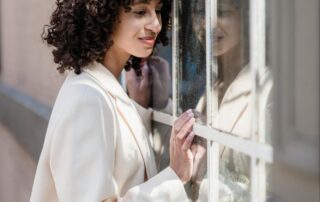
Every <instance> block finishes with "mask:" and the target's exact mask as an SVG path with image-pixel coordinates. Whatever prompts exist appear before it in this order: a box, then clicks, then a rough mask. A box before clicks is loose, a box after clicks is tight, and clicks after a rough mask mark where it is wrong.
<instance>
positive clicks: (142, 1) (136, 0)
mask: <svg viewBox="0 0 320 202" xmlns="http://www.w3.org/2000/svg"><path fill="white" fill-rule="evenodd" d="M151 1H152V0H134V1H133V3H132V5H136V4H150V2H151ZM162 4H163V2H162V1H159V2H158V3H157V6H160V5H162Z"/></svg>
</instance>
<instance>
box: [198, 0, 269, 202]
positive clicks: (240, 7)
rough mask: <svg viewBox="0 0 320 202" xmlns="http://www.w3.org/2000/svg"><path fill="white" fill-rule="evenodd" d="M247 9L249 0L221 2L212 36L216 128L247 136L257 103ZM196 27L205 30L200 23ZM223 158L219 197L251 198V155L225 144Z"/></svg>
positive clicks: (263, 106)
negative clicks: (255, 103)
mask: <svg viewBox="0 0 320 202" xmlns="http://www.w3.org/2000/svg"><path fill="white" fill-rule="evenodd" d="M248 12H249V1H247V0H242V1H239V0H220V1H218V20H217V24H216V27H215V30H214V34H215V35H214V39H213V41H214V50H213V51H214V56H215V58H216V59H217V62H218V77H217V82H216V83H215V87H214V88H215V90H216V91H217V93H218V103H219V109H218V112H217V113H218V114H216V117H217V119H216V120H214V123H213V127H214V128H217V129H219V130H222V131H226V132H229V133H232V134H235V135H237V136H241V137H244V138H250V135H251V127H252V125H251V124H252V120H251V118H252V117H251V113H252V112H251V111H252V110H253V106H254V103H252V91H251V75H250V64H249V63H250V61H249V52H250V50H249V40H248V38H249V32H248V28H249V26H248V22H249V19H248V16H247V14H248ZM195 23H196V24H199V23H197V22H195ZM195 28H197V29H199V30H201V29H204V27H201V26H196V27H195ZM199 30H195V31H196V32H199ZM199 33H203V31H200V32H199ZM198 36H199V35H198ZM199 41H203V36H201V35H200V36H199ZM259 71H260V72H259V82H260V83H259V84H260V86H259V90H260V92H259V94H258V96H259V114H260V115H262V116H267V117H268V115H269V114H270V111H269V110H270V107H269V106H270V103H269V95H270V90H271V86H272V79H271V75H270V72H269V71H268V69H267V68H262V69H260V70H259ZM204 97H205V96H204ZM204 97H203V98H202V99H200V102H199V103H198V105H197V110H199V111H201V112H205V110H206V109H205V102H204V100H205V99H204ZM201 101H202V102H201ZM259 118H260V119H259V121H260V122H259V125H260V127H263V126H266V122H267V124H268V120H267V119H266V117H259ZM266 127H267V128H268V126H266ZM220 157H221V161H220V200H221V201H247V200H249V199H250V198H249V197H250V195H249V191H250V158H249V157H248V156H246V155H244V154H240V153H237V152H235V151H234V150H231V149H228V148H226V147H222V149H221V151H220ZM205 184H206V180H204V181H203V182H201V185H200V186H201V188H200V201H205V200H206V195H207V193H206V192H204V190H205V186H206V185H205ZM201 192H202V193H201Z"/></svg>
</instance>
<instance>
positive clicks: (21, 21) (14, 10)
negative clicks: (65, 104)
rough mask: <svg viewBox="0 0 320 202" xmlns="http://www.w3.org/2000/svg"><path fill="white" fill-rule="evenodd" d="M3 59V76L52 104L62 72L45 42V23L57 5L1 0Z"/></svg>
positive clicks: (43, 1) (42, 1)
mask: <svg viewBox="0 0 320 202" xmlns="http://www.w3.org/2000/svg"><path fill="white" fill-rule="evenodd" d="M0 1H1V4H2V5H1V11H0V15H1V17H0V19H1V26H2V28H1V29H2V33H1V40H2V50H1V51H2V53H1V54H2V55H1V58H2V61H1V63H2V64H1V68H2V69H1V74H0V79H1V80H2V81H3V82H4V83H5V84H7V85H9V86H11V87H14V88H16V89H18V90H20V91H22V92H23V93H25V94H27V95H29V96H31V97H33V98H35V99H36V100H38V101H40V102H41V103H43V104H46V105H49V106H52V104H53V103H54V100H55V97H56V95H57V92H58V89H59V87H60V85H61V83H62V81H63V78H64V77H63V76H61V75H59V73H58V72H57V71H56V65H55V64H54V63H53V58H52V55H51V52H50V50H49V48H48V47H47V46H46V45H44V44H43V43H42V40H41V37H40V35H41V33H42V28H43V25H44V24H46V23H48V22H49V18H50V13H51V12H52V9H53V8H54V1H53V0H51V1H49V0H23V1H21V0H0Z"/></svg>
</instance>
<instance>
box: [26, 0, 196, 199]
mask: <svg viewBox="0 0 320 202" xmlns="http://www.w3.org/2000/svg"><path fill="white" fill-rule="evenodd" d="M169 12H170V2H169V1H166V0H162V1H159V0H151V1H139V0H134V1H124V0H123V1H119V0H113V1H112V0H109V1H95V0H92V1H91V0H90V1H88V0H68V1H59V0H58V1H57V8H56V10H55V11H54V13H53V15H52V17H51V22H50V25H49V26H48V27H47V32H46V33H45V36H44V40H46V42H47V43H48V44H50V45H52V46H53V47H54V50H53V55H54V61H55V62H56V63H58V64H59V68H58V69H59V71H60V72H64V71H66V70H73V71H70V72H69V73H68V77H67V79H66V81H65V82H64V84H63V86H62V88H61V90H60V92H59V95H58V97H57V100H56V103H55V105H54V108H53V112H52V115H51V118H50V122H49V126H48V130H47V134H46V139H45V142H44V146H43V150H42V153H41V156H40V159H39V163H38V167H37V172H36V176H35V181H34V186H33V191H32V195H31V201H39V202H43V201H68V202H69V201H77V202H78V201H137V202H138V201H139V202H140V201H186V200H187V198H186V194H185V192H184V189H183V183H186V182H187V181H189V179H190V178H191V173H192V170H193V154H192V152H191V150H190V149H189V148H190V144H191V142H192V140H193V137H194V133H193V132H189V131H190V130H192V124H193V123H194V118H192V117H193V114H192V112H190V111H188V112H186V113H183V114H182V115H181V117H180V118H178V120H177V121H176V122H175V124H174V130H173V131H172V135H171V144H170V166H169V167H167V168H166V169H164V170H163V171H162V172H160V173H159V174H157V173H156V168H155V161H154V156H153V153H152V149H151V148H150V143H149V141H148V137H147V135H148V131H147V128H148V127H146V125H148V122H149V121H150V120H149V119H148V117H150V113H149V114H144V115H146V116H140V115H139V113H141V111H137V109H136V108H135V106H134V105H133V103H132V102H131V100H130V99H129V97H128V96H127V95H126V93H125V92H124V91H123V89H122V87H121V86H120V84H119V82H118V80H117V78H118V77H119V75H120V72H121V71H122V69H123V67H124V66H126V69H130V68H134V70H135V72H136V73H137V74H138V75H139V74H141V71H142V73H143V72H144V71H145V69H143V68H142V69H141V67H140V61H139V59H138V58H136V57H142V58H145V57H148V56H149V55H150V54H151V53H152V51H153V48H154V45H155V43H156V42H166V36H165V34H166V30H167V26H168V20H169ZM161 28H162V29H161ZM131 56H134V59H133V60H132V63H129V64H127V65H126V62H127V61H128V59H129V58H130V57H131Z"/></svg>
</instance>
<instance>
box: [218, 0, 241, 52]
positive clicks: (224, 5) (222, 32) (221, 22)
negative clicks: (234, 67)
mask: <svg viewBox="0 0 320 202" xmlns="http://www.w3.org/2000/svg"><path fill="white" fill-rule="evenodd" d="M230 1H231V0H225V1H223V2H221V3H220V4H219V10H218V20H217V25H216V28H215V34H214V55H215V56H220V55H223V54H225V53H227V52H228V51H230V50H231V49H233V48H234V47H235V46H237V45H238V44H239V43H240V35H241V33H240V30H241V23H240V18H241V16H240V13H239V10H238V9H237V8H236V7H235V5H234V4H232V3H230Z"/></svg>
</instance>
